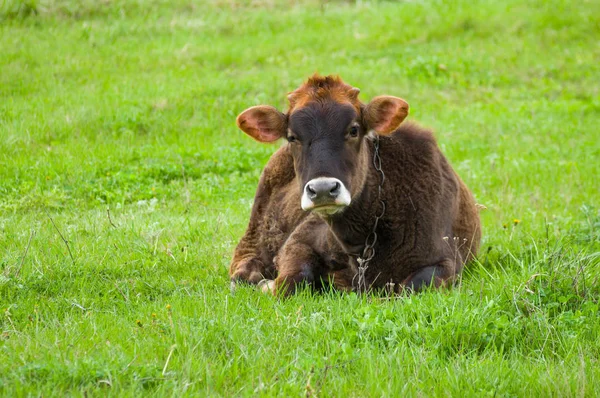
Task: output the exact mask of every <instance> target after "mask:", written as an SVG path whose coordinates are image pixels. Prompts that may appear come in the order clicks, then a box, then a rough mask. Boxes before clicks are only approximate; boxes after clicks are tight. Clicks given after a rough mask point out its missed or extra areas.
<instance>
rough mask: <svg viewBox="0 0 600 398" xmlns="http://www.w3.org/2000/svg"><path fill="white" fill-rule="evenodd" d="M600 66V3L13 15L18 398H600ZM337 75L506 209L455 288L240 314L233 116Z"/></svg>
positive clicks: (7, 200) (0, 374)
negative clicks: (397, 104) (319, 77)
mask: <svg viewBox="0 0 600 398" xmlns="http://www.w3.org/2000/svg"><path fill="white" fill-rule="evenodd" d="M599 60H600V2H599V1H578V2H574V1H566V0H548V1H542V0H532V1H527V2H525V1H522V2H521V1H515V0H507V1H493V0H482V1H477V0H476V1H467V0H457V1H452V2H450V1H436V0H422V1H374V0H373V1H371V0H356V1H325V0H322V1H316V0H315V1H291V0H287V1H279V0H254V1H250V0H248V1H241V0H206V1H191V0H175V1H167V0H151V1H142V0H106V1H93V0H82V1H74V0H47V1H44V0H27V1H25V0H23V1H19V0H0V395H1V396H28V395H31V396H64V395H65V394H68V395H74V396H90V395H92V396H94V395H111V396H112V395H114V396H142V395H144V396H146V395H149V396H181V395H186V394H189V395H197V396H255V395H256V396H301V395H305V396H334V397H335V396H340V397H346V396H374V397H378V396H473V397H482V396H561V397H562V396H580V397H592V396H598V395H600V363H599V361H600V313H599V299H600V213H599V210H600V200H599V199H600V194H599V191H600V178H599V175H600V132H599V126H600V84H599V82H600V62H599ZM315 71H318V72H320V73H324V74H328V73H335V74H340V75H341V76H342V77H343V78H344V79H345V80H346V81H347V82H349V83H350V84H353V85H355V86H357V87H359V88H361V90H362V92H361V98H362V99H363V101H365V102H366V101H368V100H369V99H370V98H371V97H373V96H375V95H378V94H391V95H397V96H400V97H403V98H405V99H406V100H407V101H408V102H409V103H410V105H411V115H410V116H409V119H410V120H413V121H418V122H420V123H421V124H423V125H425V126H429V127H431V128H432V129H434V131H435V132H436V136H437V137H438V140H439V143H440V146H441V147H442V149H443V151H444V153H445V154H446V155H447V157H448V158H449V160H450V162H451V163H452V164H453V166H454V167H455V169H456V170H457V171H458V173H459V174H460V175H461V176H462V178H463V179H464V180H465V181H466V183H467V185H468V186H469V187H470V188H471V189H472V190H473V192H474V194H475V196H476V198H477V201H478V202H479V203H482V204H484V205H486V206H487V210H485V211H484V212H482V221H483V227H484V237H483V243H482V250H481V254H480V256H479V261H478V263H476V264H473V265H472V266H471V267H470V268H469V269H468V270H467V271H466V272H465V274H464V275H463V278H462V281H461V283H460V284H459V285H458V286H457V287H455V288H453V289H450V290H445V291H428V292H425V293H423V294H419V295H415V296H410V297H399V298H397V299H393V300H386V299H383V298H381V297H376V296H357V295H355V294H341V293H338V292H329V293H325V294H317V295H315V294H311V293H310V292H308V291H303V292H301V293H300V294H298V295H296V296H294V297H292V298H290V299H286V300H279V299H276V298H273V297H270V296H266V295H263V294H261V293H259V292H257V291H256V290H254V289H253V288H250V287H242V288H240V289H238V290H237V291H236V292H235V293H234V294H231V293H230V291H229V283H228V276H227V266H228V263H229V259H230V256H231V254H232V252H233V248H234V247H235V244H236V243H237V241H238V239H239V238H240V237H241V235H242V234H243V232H244V229H245V227H246V224H247V221H248V218H249V214H250V207H251V204H252V197H253V195H254V190H255V188H256V185H257V181H258V177H259V175H260V171H261V168H262V167H263V165H264V164H265V163H266V161H267V159H268V158H269V156H270V154H271V153H272V152H273V151H274V150H275V149H276V148H277V145H261V144H258V143H256V142H254V141H252V140H251V139H250V138H248V137H247V136H245V135H244V134H243V133H242V132H240V131H238V130H237V128H236V126H235V117H236V115H237V114H238V113H239V112H241V111H242V110H244V109H245V108H247V107H249V106H252V105H257V104H261V103H267V104H273V105H276V106H279V107H280V108H283V107H284V105H285V94H286V93H287V92H288V91H291V90H292V89H294V88H296V87H297V86H298V85H299V84H300V83H301V82H302V81H303V80H304V79H305V78H306V77H308V76H309V75H311V74H312V73H313V72H315Z"/></svg>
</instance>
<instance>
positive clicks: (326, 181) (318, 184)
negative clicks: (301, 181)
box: [301, 177, 350, 210]
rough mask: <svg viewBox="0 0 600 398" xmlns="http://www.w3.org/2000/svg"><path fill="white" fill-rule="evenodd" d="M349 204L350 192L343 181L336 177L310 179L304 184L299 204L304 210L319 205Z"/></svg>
mask: <svg viewBox="0 0 600 398" xmlns="http://www.w3.org/2000/svg"><path fill="white" fill-rule="evenodd" d="M349 204H350V192H349V191H348V189H347V188H346V186H345V185H344V183H343V182H341V181H340V180H338V179H337V178H331V177H318V178H315V179H312V180H310V181H309V182H307V183H306V185H305V186H304V192H303V193H302V203H301V206H302V208H303V209H304V210H312V209H315V208H317V209H318V208H319V207H325V208H328V209H329V210H331V209H330V207H332V206H333V207H338V208H340V209H341V208H343V207H345V206H348V205H349Z"/></svg>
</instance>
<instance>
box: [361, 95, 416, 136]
mask: <svg viewBox="0 0 600 398" xmlns="http://www.w3.org/2000/svg"><path fill="white" fill-rule="evenodd" d="M406 116H408V103H407V102H406V101H404V100H403V99H402V98H398V97H392V96H390V95H381V96H379V97H375V98H373V99H372V100H371V102H369V103H368V104H367V106H366V107H365V109H364V116H363V117H364V120H365V122H366V123H367V126H368V127H369V129H371V130H375V131H376V132H377V133H378V134H381V135H387V134H390V133H392V132H394V131H395V130H396V129H397V128H398V126H400V123H402V121H403V120H404V119H405V118H406Z"/></svg>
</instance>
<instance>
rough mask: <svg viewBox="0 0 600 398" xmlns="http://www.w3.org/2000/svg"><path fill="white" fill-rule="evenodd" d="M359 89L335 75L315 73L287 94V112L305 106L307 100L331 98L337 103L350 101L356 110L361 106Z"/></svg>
mask: <svg viewBox="0 0 600 398" xmlns="http://www.w3.org/2000/svg"><path fill="white" fill-rule="evenodd" d="M359 93H360V90H359V89H358V88H355V87H352V86H351V85H349V84H346V83H344V81H343V80H342V79H341V78H340V77H339V76H335V75H328V76H321V75H319V74H317V73H315V74H314V75H312V76H311V77H309V78H308V80H307V81H306V82H305V83H303V84H302V85H301V86H300V87H298V88H297V89H296V90H294V91H292V92H291V93H289V94H288V101H289V102H290V107H289V110H288V113H292V111H295V110H297V109H299V108H302V107H304V106H306V105H307V104H308V103H309V102H319V101H327V100H333V101H335V102H339V103H350V104H351V105H353V106H354V107H355V108H357V110H358V109H359V108H360V106H361V102H360V101H359V100H358V94H359Z"/></svg>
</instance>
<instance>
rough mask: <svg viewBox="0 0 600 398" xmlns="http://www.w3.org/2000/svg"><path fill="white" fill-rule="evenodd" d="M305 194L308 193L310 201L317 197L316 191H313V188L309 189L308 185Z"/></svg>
mask: <svg viewBox="0 0 600 398" xmlns="http://www.w3.org/2000/svg"><path fill="white" fill-rule="evenodd" d="M306 192H308V196H309V197H310V198H311V199H314V198H316V197H317V191H315V190H314V188H313V187H311V186H310V185H307V186H306Z"/></svg>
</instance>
